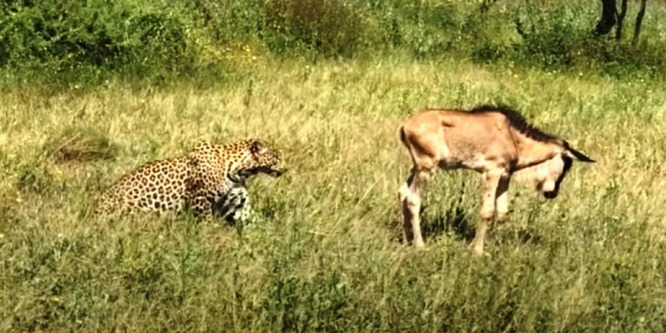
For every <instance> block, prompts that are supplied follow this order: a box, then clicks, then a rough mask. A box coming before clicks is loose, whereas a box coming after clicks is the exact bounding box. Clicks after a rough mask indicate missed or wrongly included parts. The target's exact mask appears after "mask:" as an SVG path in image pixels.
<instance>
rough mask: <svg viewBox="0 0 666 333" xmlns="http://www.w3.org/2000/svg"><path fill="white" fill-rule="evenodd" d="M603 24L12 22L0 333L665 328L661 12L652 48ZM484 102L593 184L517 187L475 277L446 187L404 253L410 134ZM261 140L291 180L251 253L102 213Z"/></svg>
mask: <svg viewBox="0 0 666 333" xmlns="http://www.w3.org/2000/svg"><path fill="white" fill-rule="evenodd" d="M619 3H622V2H619ZM619 3H618V5H619ZM625 3H626V2H625ZM639 7H640V3H639V2H634V1H631V2H629V3H628V4H627V11H626V13H627V15H626V18H627V19H625V20H624V26H623V27H624V29H625V31H633V24H634V17H636V14H637V12H638V11H639ZM601 8H602V7H601V3H600V2H599V1H592V0H590V1H564V0H558V1H535V0H525V1H508V0H497V1H489V0H484V1H452V0H451V1H445V0H442V1H434V0H433V1H404V0H388V1H370V0H348V1H344V0H331V1H315V0H274V1H266V0H222V1H212V0H178V1H176V0H174V1H160V0H149V1H137V0H119V1H104V0H88V1H83V0H78V1H75V0H64V1H56V0H43V1H29V0H22V1H19V0H10V1H4V2H3V3H2V12H0V75H1V76H2V80H0V82H1V84H0V87H1V91H0V100H1V101H2V103H0V165H1V166H2V167H1V168H0V172H1V177H0V330H2V331H18V330H22V331H23V330H86V331H98V330H105V331H106V330H135V331H137V330H140V331H156V330H160V331H161V330H270V331H276V330H299V331H305V330H307V331H314V330H418V331H425V330H445V331H446V330H448V331H539V332H541V331H549V332H563V331H603V332H627V331H630V332H656V331H661V330H663V327H666V282H665V281H666V236H665V234H666V233H665V231H666V225H664V218H665V217H666V208H665V207H664V204H663V203H664V202H666V194H665V193H666V181H665V180H664V179H666V178H665V176H666V167H665V166H664V164H663V161H664V160H666V148H665V147H666V94H664V91H666V90H665V89H666V83H665V82H664V80H663V77H664V75H665V74H666V26H665V23H664V21H663V20H659V19H658V18H659V17H663V15H664V14H666V6H665V4H664V2H663V1H649V2H647V9H646V11H645V14H644V17H643V18H642V29H641V32H640V36H639V37H638V38H637V39H636V38H634V37H633V34H632V33H625V34H620V35H621V36H620V38H617V37H616V36H617V34H616V33H607V34H599V33H598V32H596V30H597V29H596V27H597V26H598V23H599V20H600V17H601V14H602V13H601ZM620 12H621V10H620ZM616 28H617V26H614V27H613V29H616ZM609 31H610V30H609ZM485 103H504V104H508V105H512V106H514V107H515V108H517V109H519V110H522V111H523V113H524V114H525V115H526V117H527V118H528V119H530V120H531V121H532V122H533V123H535V124H537V125H538V126H539V127H541V128H543V129H544V130H546V131H548V132H552V133H556V134H559V135H561V136H563V137H565V138H566V139H568V140H569V141H570V142H571V143H572V144H573V145H574V146H575V147H576V148H578V149H580V150H582V151H584V152H585V153H587V154H588V155H590V156H591V157H593V158H594V159H596V160H597V163H595V164H575V165H574V167H573V169H572V171H571V173H570V175H569V176H568V177H567V179H566V180H565V181H564V183H563V185H562V190H561V193H560V196H559V197H558V198H557V199H555V200H553V201H546V200H545V199H542V198H540V197H538V196H537V195H536V194H535V193H534V192H533V191H532V189H529V188H525V187H522V186H520V185H519V184H514V185H512V188H511V200H512V204H511V208H512V212H511V218H510V220H509V221H508V222H507V223H505V224H502V225H499V226H496V228H494V229H493V230H492V231H491V234H490V242H489V243H488V245H487V248H486V250H487V251H488V252H489V255H488V256H485V257H480V258H473V257H471V256H470V255H469V251H468V250H467V245H468V243H469V241H470V240H471V238H472V237H473V232H474V227H475V225H476V223H477V219H478V214H477V211H478V206H479V203H480V202H479V201H480V199H479V188H478V186H479V181H478V176H477V175H474V174H472V173H467V172H456V173H440V174H438V175H437V177H436V178H435V179H434V180H433V182H432V183H431V185H430V187H429V191H428V195H427V198H426V203H425V209H424V210H423V212H422V214H423V221H424V224H425V225H424V228H425V230H424V231H425V236H426V245H427V250H424V251H419V250H415V249H413V248H410V247H405V246H403V245H402V243H401V241H400V236H401V229H400V214H399V209H398V202H397V189H398V187H399V186H400V184H401V183H402V182H403V181H404V180H405V177H406V175H407V172H408V168H409V167H410V165H411V162H410V161H409V157H408V155H407V152H406V151H404V149H403V148H402V147H401V145H400V144H399V142H398V140H397V138H396V131H397V128H398V126H399V124H400V123H401V121H402V120H403V119H405V118H406V117H407V116H408V115H409V114H411V112H412V110H413V109H415V108H418V107H423V106H450V107H460V108H469V107H472V106H474V105H476V104H485ZM247 137H259V138H262V139H266V140H267V141H269V142H272V143H273V144H274V145H275V146H276V147H277V148H278V149H279V150H281V151H282V153H283V156H284V158H285V160H286V163H287V166H288V167H289V172H288V173H286V174H285V175H284V176H282V177H281V178H278V179H273V178H268V177H261V176H260V177H257V178H256V179H254V180H253V181H252V182H251V185H250V189H249V190H250V194H251V196H252V200H253V203H254V209H255V210H256V212H257V214H256V215H257V221H255V223H254V224H253V225H251V226H248V227H246V228H244V229H243V231H242V233H240V232H239V230H238V229H235V228H232V227H229V226H226V225H223V224H218V223H212V222H202V221H198V220H197V219H195V218H194V217H192V216H189V215H187V214H185V215H178V216H165V217H157V216H151V215H146V216H142V217H139V218H117V219H103V218H99V217H97V216H95V215H94V214H93V213H92V210H93V208H94V206H95V199H96V198H97V196H98V195H99V194H100V193H101V192H102V191H103V190H104V189H105V188H106V187H107V186H108V185H110V184H111V182H113V181H114V180H116V179H117V178H118V177H120V176H121V175H122V174H124V173H125V172H127V171H129V170H131V169H132V168H134V167H136V166H138V165H140V164H142V163H144V162H146V161H149V160H153V159H160V158H167V157H172V156H177V155H180V154H184V153H186V152H187V150H188V149H190V148H191V147H192V146H193V145H194V143H195V142H196V141H198V140H200V139H210V140H216V141H220V142H226V141H232V140H235V139H239V138H247Z"/></svg>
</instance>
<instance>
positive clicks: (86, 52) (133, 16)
mask: <svg viewBox="0 0 666 333" xmlns="http://www.w3.org/2000/svg"><path fill="white" fill-rule="evenodd" d="M1 15H2V16H1V17H0V20H1V21H2V22H3V24H2V25H0V50H2V51H0V66H5V67H14V68H16V67H19V68H26V69H29V68H32V69H37V70H39V71H42V72H43V74H60V73H64V72H75V71H84V70H85V68H87V67H88V68H94V69H95V70H96V72H97V74H98V75H104V72H105V70H114V71H129V72H130V74H133V75H137V76H140V75H145V74H146V73H149V72H153V71H155V70H156V69H159V70H160V71H165V72H180V71H183V70H185V69H187V68H188V67H190V66H191V64H192V61H193V53H192V52H191V51H192V50H191V48H190V46H189V44H190V41H189V37H188V34H187V27H186V24H185V23H184V20H183V19H182V18H179V17H177V16H172V15H169V14H166V13H161V12H150V11H147V10H142V9H141V8H139V7H137V6H134V5H132V4H130V3H127V2H123V1H113V2H110V1H104V0H90V1H77V0H63V1H61V0H44V1H40V2H32V1H13V2H9V3H8V4H5V6H4V7H3V10H2V14H1Z"/></svg>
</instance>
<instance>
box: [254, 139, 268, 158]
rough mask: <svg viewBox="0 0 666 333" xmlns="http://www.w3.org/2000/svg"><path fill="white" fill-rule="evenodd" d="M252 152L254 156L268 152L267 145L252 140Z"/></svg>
mask: <svg viewBox="0 0 666 333" xmlns="http://www.w3.org/2000/svg"><path fill="white" fill-rule="evenodd" d="M250 151H251V152H252V153H253V154H257V155H261V154H263V153H265V152H266V151H268V148H266V145H264V144H263V143H262V142H261V141H259V140H252V141H251V142H250Z"/></svg>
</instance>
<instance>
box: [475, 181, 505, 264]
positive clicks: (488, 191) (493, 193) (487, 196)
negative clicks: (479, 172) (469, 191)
mask: <svg viewBox="0 0 666 333" xmlns="http://www.w3.org/2000/svg"><path fill="white" fill-rule="evenodd" d="M483 178H484V187H485V188H484V193H483V202H482V203H481V218H480V219H479V225H478V226H477V228H476V234H475V235H474V240H472V243H471V244H470V249H471V250H472V254H474V255H480V254H483V245H484V242H485V239H486V232H487V231H488V228H489V226H490V225H491V224H492V220H493V217H494V216H495V211H496V208H498V207H496V203H497V201H498V194H499V197H500V198H499V199H500V200H499V203H500V204H502V205H504V204H505V200H506V186H508V174H507V172H505V171H504V170H502V169H499V170H489V171H486V172H484V173H483ZM500 189H502V190H503V191H502V193H499V191H498V190H500ZM501 209H502V210H504V209H505V207H504V206H503V207H501ZM502 214H505V212H503V213H502Z"/></svg>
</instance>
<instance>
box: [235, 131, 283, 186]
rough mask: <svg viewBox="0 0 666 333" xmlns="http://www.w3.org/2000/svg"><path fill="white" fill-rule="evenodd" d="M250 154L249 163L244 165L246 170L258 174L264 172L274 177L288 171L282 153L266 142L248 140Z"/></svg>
mask: <svg viewBox="0 0 666 333" xmlns="http://www.w3.org/2000/svg"><path fill="white" fill-rule="evenodd" d="M247 144H248V145H249V152H250V156H249V159H248V160H247V162H248V163H247V165H245V166H244V167H243V169H244V170H245V172H247V173H252V174H256V173H259V172H263V173H265V174H268V175H270V176H272V177H279V176H281V175H282V174H283V173H284V172H286V171H287V169H286V168H284V166H283V163H282V158H281V157H280V154H279V153H278V152H277V151H275V150H273V149H271V148H270V147H269V146H268V145H267V144H266V143H265V142H263V141H260V140H256V139H253V140H248V141H247Z"/></svg>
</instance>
